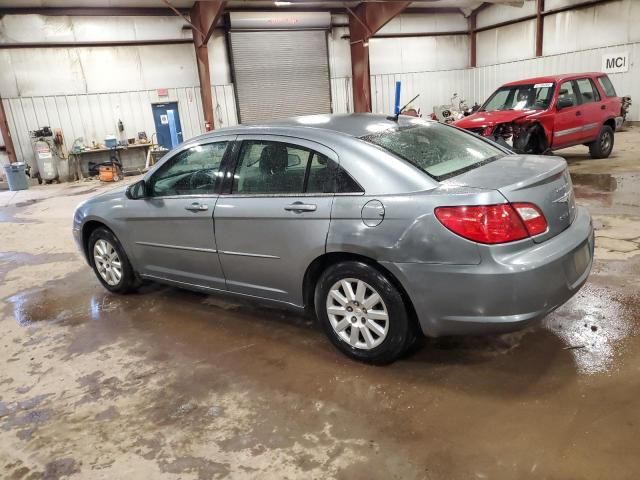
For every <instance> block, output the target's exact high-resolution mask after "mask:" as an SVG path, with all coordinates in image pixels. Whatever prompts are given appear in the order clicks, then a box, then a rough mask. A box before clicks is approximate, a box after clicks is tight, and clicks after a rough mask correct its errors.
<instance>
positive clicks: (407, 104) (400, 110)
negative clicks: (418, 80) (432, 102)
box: [393, 94, 420, 122]
mask: <svg viewBox="0 0 640 480" xmlns="http://www.w3.org/2000/svg"><path fill="white" fill-rule="evenodd" d="M419 96H420V94H418V95H416V96H415V97H413V98H412V99H411V100H409V101H408V102H407V103H406V105H405V106H404V107H401V108H399V109H398V113H396V114H395V115H394V116H393V121H394V122H397V121H398V117H399V116H400V114H401V113H402V112H404V111H405V109H406V108H407V107H408V106H409V105H411V103H412V102H413V101H414V100H415V99H416V98H418V97H419Z"/></svg>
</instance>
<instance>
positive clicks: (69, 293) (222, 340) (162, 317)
mask: <svg viewBox="0 0 640 480" xmlns="http://www.w3.org/2000/svg"><path fill="white" fill-rule="evenodd" d="M71 276H72V277H77V278H75V279H74V280H68V281H65V282H64V285H56V284H53V285H51V284H48V285H47V286H45V287H44V288H41V289H37V290H32V291H28V292H23V293H20V294H17V295H14V296H13V297H11V298H9V299H8V305H9V308H10V315H11V316H12V317H13V318H14V320H15V321H16V322H17V323H18V324H19V325H21V326H23V327H37V326H38V325H40V324H43V323H44V324H58V325H60V326H63V327H74V326H81V325H84V326H85V327H87V328H84V329H83V330H82V331H81V332H76V333H75V334H74V335H73V339H72V342H71V345H70V346H69V349H70V352H72V353H82V352H83V351H90V350H91V349H94V348H98V346H99V345H101V344H109V343H111V342H113V341H114V340H115V339H118V338H122V337H126V336H128V335H133V336H134V338H136V339H137V338H142V337H144V338H146V339H147V341H149V342H150V343H149V345H147V346H148V347H149V348H150V350H153V349H158V350H161V351H166V350H174V351H178V352H179V351H182V352H183V353H185V352H186V353H188V354H189V355H191V354H195V355H196V356H197V355H198V354H202V355H203V356H202V358H199V359H198V360H201V361H207V360H212V359H213V361H217V359H218V354H219V353H220V352H228V351H229V352H233V351H236V349H240V350H242V349H248V350H251V351H256V350H265V347H268V348H266V350H269V353H268V355H267V356H269V357H277V358H282V357H283V356H287V355H288V354H287V353H286V348H285V350H283V351H280V352H277V351H278V350H280V348H281V347H291V346H293V347H295V348H294V350H300V349H303V350H304V349H306V348H307V347H311V348H312V350H315V351H316V353H321V356H325V357H326V356H327V355H329V356H332V353H333V350H332V348H331V347H330V346H329V345H328V342H327V341H326V340H325V339H324V336H323V334H322V332H321V331H320V329H319V328H318V327H317V326H316V325H315V322H314V321H312V319H311V318H308V317H306V316H303V315H299V314H297V313H295V312H290V311H286V310H280V309H275V308H269V307H266V306H263V305H259V304H250V303H234V302H233V301H229V299H228V298H225V297H222V296H209V295H203V294H198V293H193V292H188V291H184V290H179V289H174V288H170V287H164V286H160V285H155V284H151V285H148V286H146V287H144V288H143V289H142V291H141V292H140V293H138V294H134V295H128V296H118V295H112V294H110V293H109V292H106V291H105V290H104V289H102V288H101V287H100V286H99V285H98V284H97V282H95V281H93V278H92V277H91V272H79V273H77V274H73V275H71ZM78 284H81V285H83V287H82V288H81V289H80V290H78V289H74V288H72V285H78ZM638 320H640V297H639V296H634V295H630V294H626V293H620V292H616V291H615V290H614V289H610V288H606V287H601V286H596V285H595V284H592V283H588V284H587V285H586V286H585V287H584V288H583V290H581V291H580V292H579V293H578V295H577V296H576V297H574V298H573V299H572V300H570V302H568V303H567V304H565V305H564V306H562V307H561V308H560V309H559V310H557V311H556V312H554V313H552V314H551V315H550V316H549V317H547V319H546V320H545V323H544V325H541V326H540V327H535V328H533V329H529V330H526V331H523V332H516V333H513V334H508V335H501V336H487V337H450V338H441V339H427V340H425V341H424V344H425V345H423V348H421V349H418V350H417V351H416V352H413V353H412V355H410V356H409V357H408V359H407V360H408V361H411V362H415V361H418V362H426V363H428V364H434V365H437V364H439V363H442V364H444V365H447V364H450V363H451V362H454V363H460V364H464V363H465V362H468V363H475V362H491V361H497V362H502V360H500V358H501V357H509V356H510V355H511V356H514V357H518V356H519V348H520V347H522V345H523V344H524V345H527V347H526V349H525V350H527V351H529V353H528V354H533V355H535V354H536V353H535V349H536V348H537V347H539V354H540V355H544V354H545V353H544V352H545V351H547V349H549V348H553V349H558V350H562V351H566V352H568V353H570V355H569V356H567V358H573V359H574V360H575V363H576V365H577V369H578V371H579V372H581V373H587V374H588V373H598V372H604V371H607V370H608V369H610V368H612V366H613V364H614V363H615V355H616V354H617V349H618V346H619V345H621V344H622V343H623V341H624V340H625V339H626V338H627V337H630V336H633V335H635V334H636V330H637V322H638ZM549 332H550V333H552V335H549ZM541 342H542V343H547V345H541ZM532 348H533V350H534V351H533V352H531V351H530V350H531V349H532ZM289 353H290V352H289ZM307 354H308V352H307ZM335 355H339V354H337V353H336V354H335ZM338 358H340V359H341V360H342V357H338ZM270 361H272V360H270ZM277 361H280V360H276V363H277ZM285 363H288V361H285ZM400 363H402V362H400Z"/></svg>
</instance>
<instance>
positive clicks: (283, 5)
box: [273, 0, 291, 7]
mask: <svg viewBox="0 0 640 480" xmlns="http://www.w3.org/2000/svg"><path fill="white" fill-rule="evenodd" d="M273 4H274V5H275V6H276V7H286V6H287V5H291V2H281V1H279V0H278V1H277V2H273Z"/></svg>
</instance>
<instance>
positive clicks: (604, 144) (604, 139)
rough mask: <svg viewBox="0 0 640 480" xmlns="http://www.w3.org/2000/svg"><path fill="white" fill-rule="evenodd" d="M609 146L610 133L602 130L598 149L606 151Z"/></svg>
mask: <svg viewBox="0 0 640 480" xmlns="http://www.w3.org/2000/svg"><path fill="white" fill-rule="evenodd" d="M610 148H611V134H610V133H609V132H603V134H602V136H601V137H600V150H601V151H602V152H603V153H604V152H608V151H609V149H610Z"/></svg>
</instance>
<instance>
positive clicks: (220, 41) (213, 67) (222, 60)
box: [189, 30, 231, 85]
mask: <svg viewBox="0 0 640 480" xmlns="http://www.w3.org/2000/svg"><path fill="white" fill-rule="evenodd" d="M189 47H191V50H194V48H193V46H191V45H189ZM207 50H208V52H209V71H210V75H211V83H213V84H214V85H226V84H228V83H231V66H230V65H229V58H228V55H227V38H226V36H225V34H224V31H222V30H214V32H213V35H211V38H210V39H209V43H208V45H207ZM194 55H195V53H194ZM196 72H197V70H196Z"/></svg>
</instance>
